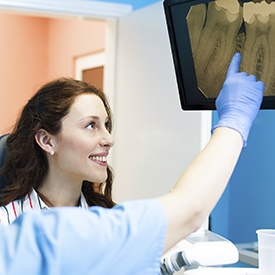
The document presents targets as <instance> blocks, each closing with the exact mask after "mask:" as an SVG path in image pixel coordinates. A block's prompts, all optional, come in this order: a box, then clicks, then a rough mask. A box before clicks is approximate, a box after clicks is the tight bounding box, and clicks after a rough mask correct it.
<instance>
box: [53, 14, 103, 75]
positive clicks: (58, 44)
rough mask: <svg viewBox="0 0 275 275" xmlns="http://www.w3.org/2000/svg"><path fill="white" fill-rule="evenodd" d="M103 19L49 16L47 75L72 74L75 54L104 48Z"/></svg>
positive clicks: (78, 54)
mask: <svg viewBox="0 0 275 275" xmlns="http://www.w3.org/2000/svg"><path fill="white" fill-rule="evenodd" d="M104 47H105V21H102V20H93V21H92V20H82V19H77V18H76V19H51V20H49V24H48V78H49V79H52V78H56V77H59V76H74V60H75V58H76V57H80V56H83V55H87V54H91V53H95V52H98V51H102V50H104Z"/></svg>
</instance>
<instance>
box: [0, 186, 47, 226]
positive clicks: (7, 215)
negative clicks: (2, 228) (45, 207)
mask: <svg viewBox="0 0 275 275" xmlns="http://www.w3.org/2000/svg"><path fill="white" fill-rule="evenodd" d="M32 209H42V205H41V200H40V198H39V196H38V194H37V193H36V192H35V190H32V191H31V192H30V193H29V194H27V195H26V196H25V197H24V198H21V199H18V200H14V201H12V202H10V203H9V204H7V205H5V206H1V207H0V223H2V224H7V225H9V224H11V223H12V222H13V221H14V220H15V219H16V218H18V216H19V215H20V214H22V213H24V212H27V211H29V210H32Z"/></svg>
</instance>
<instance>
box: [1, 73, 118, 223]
mask: <svg viewBox="0 0 275 275" xmlns="http://www.w3.org/2000/svg"><path fill="white" fill-rule="evenodd" d="M111 130H112V114H111V110H110V107H109V105H108V102H107V100H106V97H105V95H104V93H102V92H101V91H99V90H98V89H96V88H95V87H93V86H91V85H89V84H87V83H85V82H82V81H77V80H74V79H70V78H61V79H57V80H54V81H52V82H50V83H48V84H46V85H44V86H43V87H42V88H41V89H40V90H39V91H38V92H37V93H36V94H35V95H34V96H33V97H32V98H31V99H30V100H29V102H28V103H27V104H26V106H25V107H24V108H23V111H22V113H21V115H20V117H19V119H18V121H17V123H16V125H15V127H14V130H13V132H12V133H11V134H10V136H9V137H8V140H7V148H8V153H7V157H6V161H5V165H4V167H3V169H2V173H3V174H4V175H5V179H6V182H7V187H6V188H5V189H4V190H3V192H2V194H1V199H0V205H1V206H2V207H1V208H0V219H1V222H2V223H5V224H10V223H12V222H13V221H14V219H16V218H17V217H18V216H19V215H20V214H21V213H23V212H25V211H28V210H30V209H37V208H38V209H42V208H48V207H53V206H81V207H84V208H87V207H88V206H92V205H99V206H103V207H107V208H110V207H112V206H114V205H115V204H114V202H113V201H112V181H113V176H112V172H111V169H110V167H109V166H108V163H107V156H108V154H109V150H110V149H111V148H112V146H113V143H114V142H113V140H112V137H111V134H110V133H111Z"/></svg>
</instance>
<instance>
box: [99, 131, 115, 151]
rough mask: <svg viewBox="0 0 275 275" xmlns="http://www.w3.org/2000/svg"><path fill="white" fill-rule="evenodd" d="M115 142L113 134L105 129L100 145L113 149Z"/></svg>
mask: <svg viewBox="0 0 275 275" xmlns="http://www.w3.org/2000/svg"><path fill="white" fill-rule="evenodd" d="M114 144H115V141H114V139H113V136H112V135H111V133H110V132H109V131H108V130H107V129H104V133H103V134H102V137H101V139H100V142H99V145H100V146H101V147H106V148H108V149H111V148H112V147H113V146H114Z"/></svg>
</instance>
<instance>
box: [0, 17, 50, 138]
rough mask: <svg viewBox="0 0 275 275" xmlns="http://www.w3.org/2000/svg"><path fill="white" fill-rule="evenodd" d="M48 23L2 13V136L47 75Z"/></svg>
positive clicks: (0, 129) (0, 54)
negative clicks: (46, 32) (35, 87)
mask: <svg viewBox="0 0 275 275" xmlns="http://www.w3.org/2000/svg"><path fill="white" fill-rule="evenodd" d="M45 31H47V19H43V18H34V17H26V16H14V15H9V14H3V13H0V35H1V47H0V49H1V50H0V60H1V62H0V133H1V134H2V133H4V132H7V131H8V129H7V127H8V126H11V125H12V124H13V122H14V120H15V117H16V116H17V113H18V110H19V109H20V108H21V106H22V105H23V104H25V103H26V101H27V99H28V98H29V97H30V95H31V94H32V93H33V91H34V86H35V85H36V84H37V83H40V82H41V81H42V80H43V79H45V77H46V75H47V55H46V49H47V39H46V37H45V35H44V33H45Z"/></svg>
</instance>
